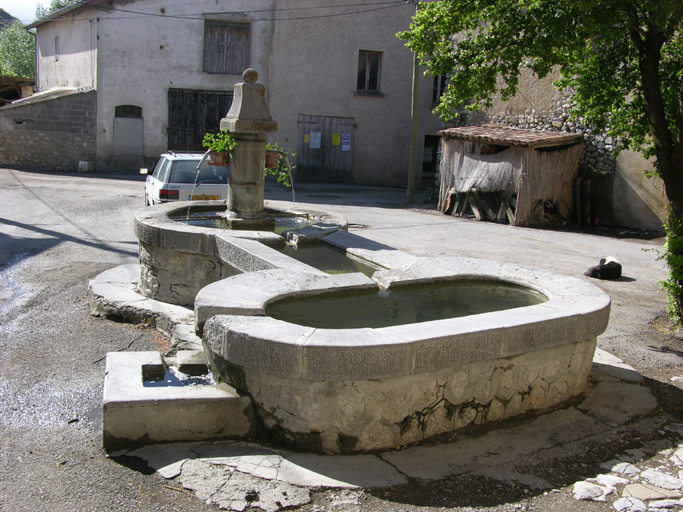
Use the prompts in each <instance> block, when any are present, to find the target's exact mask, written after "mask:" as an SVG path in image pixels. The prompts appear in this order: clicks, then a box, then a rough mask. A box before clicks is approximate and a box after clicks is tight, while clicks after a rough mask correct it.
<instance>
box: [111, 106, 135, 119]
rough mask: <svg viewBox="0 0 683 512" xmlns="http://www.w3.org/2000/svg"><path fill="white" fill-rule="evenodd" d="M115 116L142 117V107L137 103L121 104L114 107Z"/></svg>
mask: <svg viewBox="0 0 683 512" xmlns="http://www.w3.org/2000/svg"><path fill="white" fill-rule="evenodd" d="M114 117H132V118H140V117H142V107H137V106H135V105H119V106H117V107H114Z"/></svg>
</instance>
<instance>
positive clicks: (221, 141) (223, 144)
mask: <svg viewBox="0 0 683 512" xmlns="http://www.w3.org/2000/svg"><path fill="white" fill-rule="evenodd" d="M202 146H204V147H205V148H206V149H207V150H209V151H215V152H217V153H223V152H227V153H232V152H233V151H234V150H235V148H236V147H237V141H236V140H235V139H234V138H233V137H232V135H230V132H229V131H228V130H221V131H220V132H218V133H207V134H206V135H204V140H203V141H202Z"/></svg>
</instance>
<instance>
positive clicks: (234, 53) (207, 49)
mask: <svg viewBox="0 0 683 512" xmlns="http://www.w3.org/2000/svg"><path fill="white" fill-rule="evenodd" d="M250 46H251V25H250V24H249V23H236V22H224V21H205V22H204V72H205V73H212V74H221V75H240V74H242V72H243V71H244V70H245V69H247V68H248V67H249V60H250Z"/></svg>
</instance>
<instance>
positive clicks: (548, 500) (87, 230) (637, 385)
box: [0, 170, 683, 511]
mask: <svg viewBox="0 0 683 512" xmlns="http://www.w3.org/2000/svg"><path fill="white" fill-rule="evenodd" d="M142 188H143V186H142V182H141V181H140V180H139V179H138V177H137V176H132V175H107V176H105V175H75V174H54V173H30V172H19V171H15V170H0V205H2V206H0V300H1V302H0V448H1V449H0V509H1V510H7V511H19V510H54V511H61V510H79V511H80V510H216V506H215V505H207V504H204V502H203V500H206V499H208V500H209V501H211V500H212V499H213V498H212V497H215V498H216V499H213V501H214V502H217V503H219V504H222V505H226V503H227V502H228V500H229V499H233V498H234V493H233V494H229V495H228V496H227V497H225V495H224V494H221V493H222V492H223V491H228V490H235V489H241V490H242V491H243V492H242V493H241V495H242V497H243V498H245V500H246V501H244V504H243V505H244V506H247V505H249V504H252V505H254V504H256V503H257V501H258V502H259V504H260V505H261V506H262V507H265V509H268V507H269V506H270V505H266V503H268V502H267V500H266V493H265V491H263V492H261V491H260V488H259V489H257V488H255V487H254V482H255V481H256V480H254V478H255V477H254V476H253V475H254V474H256V475H257V476H267V475H265V473H263V471H265V470H264V469H263V468H264V467H267V468H270V469H271V470H272V468H275V472H276V473H277V474H279V475H283V474H287V472H286V471H284V472H283V471H282V465H283V464H285V465H287V464H289V463H291V462H292V457H293V456H291V455H289V454H283V453H280V452H277V451H271V450H266V449H261V448H258V447H253V446H251V447H250V448H249V449H248V455H249V456H256V457H258V458H257V459H254V461H252V462H254V464H255V466H256V467H258V468H261V469H257V470H253V468H252V469H249V468H248V467H247V466H248V464H246V465H245V459H238V462H235V460H236V459H234V457H236V456H237V455H240V454H241V455H242V456H243V455H244V448H243V447H236V446H235V445H226V446H219V445H211V447H210V448H207V447H206V446H202V447H196V446H195V447H191V451H190V459H191V462H189V463H186V464H187V466H186V467H185V465H183V470H184V471H186V474H185V475H184V476H182V477H179V476H177V475H174V474H173V471H172V470H171V471H170V472H168V471H167V472H165V473H164V470H163V469H162V468H167V467H168V464H167V463H168V460H166V461H165V462H163V461H162V462H160V461H159V459H158V457H156V458H155V457H152V456H149V455H147V458H148V459H150V465H152V466H154V467H157V468H159V469H160V470H162V473H164V474H166V476H168V477H174V478H171V479H169V480H166V479H164V478H163V476H162V475H161V474H158V473H155V472H154V471H153V470H151V469H150V468H149V467H148V466H147V465H146V464H145V463H143V462H142V461H141V459H140V458H138V457H130V456H128V457H120V458H116V459H115V460H112V459H107V458H106V457H105V456H104V452H103V451H102V449H101V440H100V434H101V432H100V429H101V411H100V402H101V388H102V379H103V370H104V368H103V360H104V356H105V354H106V353H107V352H109V351H115V350H154V349H157V350H163V349H164V347H165V346H166V344H167V340H165V339H164V338H163V336H160V335H158V334H157V333H155V332H154V331H152V330H149V329H145V328H144V326H131V325H125V324H117V323H113V322H111V321H108V320H104V319H99V318H93V317H91V316H90V315H89V314H88V307H87V301H86V289H87V282H88V280H89V279H91V278H93V277H95V276H96V275H98V274H99V273H100V272H102V271H104V270H106V269H108V268H111V267H114V266H116V265H120V264H123V263H131V262H135V261H136V259H137V244H136V241H135V238H134V236H133V232H132V212H133V211H134V210H135V209H136V208H137V207H138V206H140V205H141V204H142ZM296 194H297V197H296V198H297V200H298V201H299V202H300V203H306V204H315V205H316V206H319V207H322V208H324V209H329V210H332V211H334V212H336V213H339V214H341V215H343V216H345V217H346V218H347V220H348V221H349V223H350V224H351V227H350V231H351V232H354V233H358V234H360V235H362V236H364V237H367V238H370V239H372V240H374V241H377V242H381V243H384V244H387V245H390V246H393V247H396V248H397V249H401V250H404V251H406V252H409V253H411V254H415V255H420V256H436V255H444V254H454V255H461V256H471V257H482V258H488V259H493V260H498V261H508V262H513V263H517V264H520V265H526V266H532V267H537V268H542V269H545V270H551V271H554V272H559V273H564V274H568V275H573V276H578V277H580V278H582V279H588V278H585V277H583V276H581V273H582V272H583V271H584V270H585V269H586V268H588V267H589V266H591V265H594V264H596V263H597V261H598V260H599V259H600V258H601V257H605V256H609V255H611V256H615V257H617V258H618V259H619V260H620V261H622V263H623V265H624V274H625V275H624V277H623V278H622V279H620V280H618V281H614V282H595V283H594V284H597V285H598V286H600V287H602V288H603V289H604V290H605V291H606V292H608V293H609V294H610V296H611V297H612V299H613V313H612V319H611V322H610V326H609V328H608V330H607V332H606V333H605V334H604V335H603V336H601V337H600V339H599V346H600V347H601V348H603V349H605V350H607V351H608V352H610V353H612V354H615V355H616V356H618V357H619V358H621V359H622V360H623V361H625V362H626V363H628V364H630V365H632V366H633V367H634V368H635V369H636V370H638V372H639V374H640V375H642V376H644V377H645V378H644V379H642V380H641V379H639V378H636V380H633V378H635V377H636V374H635V372H630V373H629V374H628V375H627V376H625V375H623V374H621V375H618V376H616V377H615V376H614V375H613V374H611V373H610V371H609V370H604V369H603V371H602V372H596V373H595V379H594V381H593V383H592V388H591V389H592V390H594V392H593V393H592V394H591V395H590V396H589V398H588V402H587V403H586V402H582V403H579V404H573V405H572V406H571V407H569V408H567V409H564V410H562V411H558V412H556V413H554V414H556V415H557V414H560V415H562V416H554V418H555V419H556V420H557V422H554V421H550V420H548V419H547V418H546V417H540V418H533V417H527V418H522V419H520V420H518V421H514V422H510V423H507V424H504V425H501V426H500V428H496V429H492V430H491V431H489V432H487V433H485V434H484V435H481V433H476V434H472V435H468V436H455V437H453V438H451V439H447V440H446V441H447V442H446V443H445V444H440V445H438V446H437V447H430V446H426V447H422V448H412V449H408V450H400V451H397V452H392V453H390V454H384V455H381V456H380V455H378V456H374V455H373V456H372V457H373V464H374V463H375V462H374V460H375V459H378V460H379V459H381V461H382V462H383V463H386V464H388V465H390V466H392V467H394V468H399V469H397V470H396V471H397V473H398V478H399V480H396V481H394V480H390V481H388V482H385V483H384V484H382V485H379V486H368V487H367V488H365V489H363V488H355V487H348V486H342V485H341V484H340V485H339V486H338V487H336V486H335V487H333V488H331V489H312V490H311V489H307V493H306V494H307V496H308V498H306V499H302V501H297V502H296V503H301V505H296V503H295V501H294V496H299V494H298V493H299V489H300V488H301V485H298V484H301V483H302V482H301V478H302V477H301V476H300V474H299V473H298V472H297V471H294V472H293V473H295V474H296V475H299V476H296V477H291V480H293V482H292V481H289V480H288V479H287V478H282V479H278V478H269V479H267V480H269V481H271V482H273V481H277V482H285V483H287V484H288V485H292V486H293V487H292V489H291V492H290V493H288V495H289V496H291V497H292V502H291V504H292V506H295V507H296V508H297V510H307V511H314V510H317V511H323V510H339V511H344V510H368V511H369V510H387V511H388V510H392V511H393V510H433V509H441V507H445V508H459V509H464V510H471V509H478V507H479V508H481V507H487V508H489V509H494V510H513V509H517V510H520V509H523V510H532V509H533V510H553V509H555V510H614V508H615V505H617V507H622V506H624V507H626V505H625V504H624V503H625V502H624V501H618V500H628V499H630V498H629V497H630V496H636V498H638V497H639V498H645V497H646V496H644V495H643V493H647V492H651V493H652V492H655V491H653V490H652V489H651V487H653V488H654V489H659V491H657V492H660V491H661V490H662V489H667V488H668V487H674V489H669V490H668V492H669V493H670V494H672V497H675V496H674V495H676V494H677V493H679V489H680V488H678V489H675V487H676V486H678V481H672V480H671V481H670V480H667V479H666V478H664V477H661V476H660V475H665V476H666V477H668V478H672V479H675V480H678V479H677V478H676V476H678V474H677V472H678V471H680V470H681V469H683V467H681V464H683V453H681V451H680V450H678V451H677V447H678V446H679V444H680V443H681V438H682V437H683V427H681V425H680V424H681V421H683V417H682V416H681V412H682V411H681V407H682V406H683V398H682V396H683V394H682V393H681V389H680V388H681V387H683V385H682V384H681V382H672V380H671V379H672V377H676V376H683V369H682V368H683V366H682V365H681V363H682V361H683V343H682V342H681V340H680V339H679V338H678V337H676V336H674V335H673V334H672V333H671V331H670V330H668V326H667V324H666V322H665V321H664V320H663V319H662V315H663V313H664V308H665V300H664V297H663V296H662V295H660V294H659V292H658V286H657V284H656V281H657V280H658V279H661V278H663V277H664V275H665V271H664V268H663V265H662V264H661V262H659V261H658V260H657V254H656V252H653V249H657V248H659V247H661V240H643V239H639V238H633V237H631V235H632V234H630V233H628V232H621V231H618V230H616V231H615V230H600V231H596V232H592V233H575V232H571V231H549V230H534V229H524V228H514V227H510V226H505V225H497V224H492V223H479V222H475V221H472V220H467V219H455V218H451V217H446V216H443V215H440V214H438V213H436V212H435V211H434V209H433V206H432V207H425V206H424V205H422V204H418V203H416V204H415V205H412V206H410V207H408V205H406V204H405V201H404V198H405V194H404V191H401V190H396V189H383V188H376V187H353V186H340V185H309V186H299V187H297V190H296ZM266 197H267V198H271V199H274V200H282V201H288V200H291V197H289V192H288V191H285V190H283V189H281V188H278V187H276V186H270V185H269V187H268V190H267V194H266ZM418 200H419V199H418ZM629 386H630V387H629ZM617 388H618V389H617ZM624 390H631V391H632V392H630V393H623V391H624ZM598 391H599V392H598ZM591 397H595V398H591ZM648 397H654V398H656V399H657V401H658V407H656V408H655V409H653V410H652V411H650V412H647V413H646V414H645V415H642V414H641V413H643V412H644V411H649V410H650V407H649V406H648V405H647V404H648V400H650V398H648ZM598 399H599V400H598ZM590 400H593V402H590ZM600 400H602V401H600ZM605 411H612V413H613V414H617V415H618V414H622V415H623V414H626V417H623V416H622V417H620V418H619V419H615V418H614V417H613V416H611V414H606V413H605ZM579 418H580V421H579ZM551 423H552V425H551ZM544 425H545V427H544ZM496 427H498V426H496ZM541 427H543V428H544V429H541ZM492 447H494V448H495V450H492V449H491V448H492ZM235 450H237V452H238V453H237V455H236V454H235ZM240 450H241V451H240ZM430 450H431V451H430ZM463 450H464V451H465V452H466V453H467V457H468V458H463V457H462V456H461V455H462V451H463ZM477 450H478V451H477ZM156 453H157V454H158V453H160V452H156ZM174 453H176V452H174ZM457 454H460V455H457ZM174 457H176V458H177V455H173V456H172V457H171V458H172V459H173V458H174ZM294 458H295V459H296V457H294ZM399 459H400V460H399ZM617 459H619V460H620V461H621V463H626V464H632V465H633V467H634V469H635V471H633V470H631V469H630V468H628V469H624V466H620V465H618V464H619V463H618V461H617ZM299 460H300V459H299ZM347 460H348V459H347ZM247 461H248V460H247ZM283 461H287V462H286V463H284V462H283ZM465 461H466V462H465ZM610 461H611V462H610ZM355 462H356V461H351V463H350V466H348V467H346V468H345V469H344V470H343V471H342V469H339V468H338V469H337V473H330V471H332V470H331V469H324V470H323V469H321V470H320V471H318V473H321V472H322V473H324V474H336V475H338V476H340V478H337V480H338V481H343V480H348V477H347V476H344V475H346V474H348V472H349V471H350V472H351V474H354V475H356V481H358V482H360V483H362V482H363V478H360V476H363V477H364V478H369V477H370V476H371V475H373V474H374V473H373V472H371V471H369V470H368V469H367V466H364V465H359V466H358V465H355V466H354V464H355ZM418 463H419V464H418ZM311 464H313V463H312V462H311V461H308V462H301V463H300V464H298V465H297V466H298V467H302V465H303V467H305V468H308V469H311V468H312V467H313V468H316V467H317V468H319V469H320V466H319V465H318V466H311ZM264 465H265V466H264ZM410 468H412V469H410ZM610 468H611V469H615V468H616V470H617V471H619V472H620V476H619V478H624V481H616V480H613V479H612V480H609V481H607V480H605V478H604V477H601V478H602V480H601V481H597V482H593V485H597V486H599V487H601V488H603V489H604V490H607V489H609V488H615V491H614V492H612V493H611V494H609V495H608V496H606V497H604V499H605V502H600V501H593V500H588V501H577V500H576V499H574V497H572V492H573V490H574V487H575V486H574V487H573V486H572V484H574V482H576V481H584V480H586V479H587V478H590V477H597V476H599V475H607V476H611V477H615V476H616V473H614V472H613V471H610ZM648 469H649V472H648ZM207 471H208V472H213V473H214V476H215V473H216V472H218V473H219V476H220V477H225V473H226V472H227V473H228V474H229V475H230V479H233V478H234V479H233V480H232V481H231V482H230V483H229V484H227V485H226V486H225V487H224V489H223V490H220V489H219V490H217V489H210V488H208V487H207V486H205V485H204V484H205V483H206V482H207V481H215V479H214V480H210V479H208V478H207ZM344 471H346V472H347V473H345V472H344ZM221 472H222V473H221ZM626 472H629V474H627V475H625V473H626ZM291 473H292V471H290V474H291ZM652 473H657V475H653V474H652ZM271 474H272V473H271ZM193 475H194V477H193ZM228 480H229V479H225V478H224V480H223V481H224V482H227V481H228ZM653 481H654V483H653ZM364 485H365V484H364ZM634 485H635V486H638V485H639V486H640V487H629V486H634ZM681 485H682V486H683V483H681ZM667 486H668V487H667ZM578 487H579V490H581V489H582V488H584V487H585V488H586V489H588V490H587V491H586V492H588V493H589V494H590V492H594V493H595V492H598V493H599V492H601V491H599V490H598V491H596V490H595V489H593V488H591V487H590V486H588V485H580V486H578ZM643 488H645V490H643ZM279 491H281V489H275V490H274V491H273V492H279ZM231 492H232V491H231ZM603 492H604V491H603ZM195 494H196V496H199V497H201V498H202V499H201V500H200V499H198V498H197V497H196V496H195ZM221 497H222V498H221ZM595 497H597V498H598V499H601V498H603V497H601V496H600V495H599V494H598V495H593V498H595ZM657 497H658V498H665V497H666V496H663V495H662V496H657ZM257 498H258V500H257ZM647 498H649V499H646V500H644V501H645V502H647V503H650V504H651V505H652V504H653V503H658V502H661V501H662V500H660V499H654V497H653V496H647ZM221 499H223V501H221ZM307 500H310V501H307ZM275 501H277V500H275ZM230 503H231V505H230V506H231V507H232V508H237V509H239V507H240V506H241V505H240V504H239V503H236V502H234V501H232V502H230ZM273 503H275V502H274V501H273ZM288 504H289V503H284V504H283V505H285V506H286V505H288ZM663 505H664V504H663V503H662V506H663ZM669 505H670V506H678V505H674V504H669ZM638 506H639V505H638V504H637V503H636V502H635V501H633V502H629V504H628V507H631V508H622V510H637V509H638V508H637V507H638ZM634 507H635V508H634Z"/></svg>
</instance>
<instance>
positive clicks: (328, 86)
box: [259, 0, 441, 186]
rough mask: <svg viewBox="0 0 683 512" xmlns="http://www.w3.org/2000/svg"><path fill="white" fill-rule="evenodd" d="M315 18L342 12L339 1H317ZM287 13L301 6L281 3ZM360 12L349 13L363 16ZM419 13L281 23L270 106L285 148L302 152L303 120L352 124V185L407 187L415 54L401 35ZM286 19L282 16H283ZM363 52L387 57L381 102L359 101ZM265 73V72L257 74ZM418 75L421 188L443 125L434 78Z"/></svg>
mask: <svg viewBox="0 0 683 512" xmlns="http://www.w3.org/2000/svg"><path fill="white" fill-rule="evenodd" d="M316 4H317V5H318V6H320V8H319V9H317V10H315V11H312V12H311V14H330V13H339V12H342V11H341V10H339V9H338V8H337V9H335V8H334V7H333V6H335V5H337V2H335V1H333V0H325V1H319V2H316ZM278 6H279V7H280V8H282V9H287V8H296V7H300V2H297V1H294V0H280V1H278ZM362 9H363V8H359V7H354V8H351V7H350V8H347V9H346V10H347V11H358V10H362ZM414 12H415V8H414V7H413V6H411V5H410V4H405V5H402V6H396V7H392V8H389V9H383V10H379V11H377V12H369V13H365V14H355V15H345V16H328V17H324V16H321V17H320V18H317V19H300V20H294V21H288V22H281V23H276V25H275V41H276V44H275V46H274V47H273V48H272V54H273V58H272V61H271V62H272V64H271V65H272V73H271V76H272V79H271V82H270V84H267V85H268V87H267V90H266V94H267V100H268V106H269V108H270V111H271V114H272V115H273V119H275V120H276V121H277V123H278V131H277V133H276V134H273V135H271V136H269V140H270V141H277V142H278V143H279V144H280V145H281V146H284V147H286V148H291V149H292V151H294V152H296V151H297V144H298V123H297V121H298V116H299V114H304V115H314V116H329V117H347V118H354V119H355V130H354V135H353V140H352V145H353V152H354V154H353V180H354V181H355V182H360V183H375V184H383V185H401V186H403V185H406V184H407V180H408V165H409V155H410V134H411V116H410V113H411V110H410V109H411V85H412V62H413V54H412V53H411V52H410V51H409V50H408V49H407V48H406V47H405V46H404V44H405V42H404V41H402V40H400V39H398V38H397V37H396V33H397V32H399V31H401V30H407V29H408V26H409V24H410V20H411V16H412V14H414ZM283 16H284V15H283ZM359 50H368V51H380V52H383V53H382V63H381V76H380V92H381V93H382V94H383V96H382V97H374V96H362V95H356V94H355V93H356V91H357V88H356V79H357V73H358V52H359ZM259 71H260V70H259ZM423 71H424V69H421V70H420V95H419V126H418V141H417V142H418V148H417V152H418V158H417V174H418V176H417V177H418V183H419V178H420V174H421V168H422V153H423V145H424V138H425V134H432V135H436V133H437V132H438V130H440V129H441V121H440V120H439V118H438V117H437V116H435V115H434V114H432V113H431V109H432V106H431V103H430V102H431V99H432V86H433V78H431V77H429V78H427V77H424V76H423Z"/></svg>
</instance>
